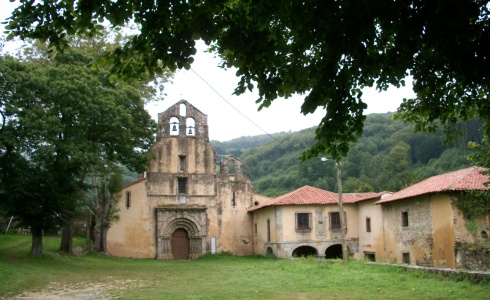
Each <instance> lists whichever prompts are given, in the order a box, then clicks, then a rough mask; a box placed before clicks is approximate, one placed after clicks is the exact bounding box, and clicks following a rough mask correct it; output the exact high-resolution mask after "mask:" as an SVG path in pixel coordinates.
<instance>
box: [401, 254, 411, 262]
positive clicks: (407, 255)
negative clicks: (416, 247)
mask: <svg viewBox="0 0 490 300" xmlns="http://www.w3.org/2000/svg"><path fill="white" fill-rule="evenodd" d="M402 260H403V263H404V264H407V265H409V264H410V253H407V252H405V253H402Z"/></svg>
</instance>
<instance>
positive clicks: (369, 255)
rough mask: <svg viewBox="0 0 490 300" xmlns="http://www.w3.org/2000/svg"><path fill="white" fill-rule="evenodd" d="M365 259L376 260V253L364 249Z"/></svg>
mask: <svg viewBox="0 0 490 300" xmlns="http://www.w3.org/2000/svg"><path fill="white" fill-rule="evenodd" d="M364 259H365V260H368V261H376V253H374V252H368V251H364Z"/></svg>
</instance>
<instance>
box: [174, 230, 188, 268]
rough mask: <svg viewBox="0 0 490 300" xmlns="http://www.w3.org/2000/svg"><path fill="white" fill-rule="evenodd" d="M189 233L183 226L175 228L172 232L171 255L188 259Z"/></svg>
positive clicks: (179, 258)
mask: <svg viewBox="0 0 490 300" xmlns="http://www.w3.org/2000/svg"><path fill="white" fill-rule="evenodd" d="M189 248H190V247H189V234H188V233H187V230H185V229H183V228H177V229H176V230H175V231H174V233H173V234H172V255H173V257H174V259H177V260H188V259H189Z"/></svg>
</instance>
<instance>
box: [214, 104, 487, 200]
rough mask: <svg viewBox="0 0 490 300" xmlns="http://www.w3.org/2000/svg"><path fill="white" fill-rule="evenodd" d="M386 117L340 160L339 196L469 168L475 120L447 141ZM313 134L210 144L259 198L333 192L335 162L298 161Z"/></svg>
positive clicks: (376, 117) (371, 124)
mask: <svg viewBox="0 0 490 300" xmlns="http://www.w3.org/2000/svg"><path fill="white" fill-rule="evenodd" d="M391 117H392V113H387V114H372V115H368V116H367V119H366V122H365V125H364V133H363V135H362V136H361V137H359V140H358V142H357V143H355V144H353V145H352V148H351V151H350V152H349V155H348V156H347V157H346V158H345V159H344V160H343V161H342V178H343V190H344V192H356V191H382V190H389V191H398V190H400V189H402V188H405V187H407V186H409V185H411V184H413V183H416V182H419V181H420V180H423V179H425V178H428V177H430V176H433V175H436V174H441V173H445V172H449V171H453V170H457V169H460V168H465V167H468V166H471V165H473V164H472V162H471V161H468V160H467V159H466V157H467V156H468V155H469V154H470V149H468V147H467V144H468V142H469V141H481V139H482V135H481V133H480V132H479V131H478V129H479V128H480V127H481V122H480V121H479V120H471V121H466V122H461V123H459V124H458V125H457V128H455V131H454V133H456V132H460V134H459V135H458V136H457V138H456V139H455V140H453V141H450V142H446V136H445V135H444V134H443V133H442V132H441V131H438V132H436V133H434V134H431V133H414V132H413V125H411V124H405V123H403V122H402V121H393V120H392V118H391ZM456 129H457V130H456ZM314 130H315V128H309V129H305V130H301V131H298V132H292V133H280V134H276V135H273V137H274V138H272V137H270V136H268V135H260V136H256V137H241V138H239V139H235V140H232V141H228V142H216V141H212V142H211V144H212V145H213V147H214V148H215V150H216V151H217V152H218V153H219V154H220V155H226V154H232V155H234V156H236V157H239V158H240V159H242V161H243V162H244V171H245V173H246V175H247V176H249V177H250V179H251V180H252V182H253V184H254V189H255V192H256V193H258V194H262V195H266V196H271V197H274V196H278V195H282V194H284V193H287V192H289V191H292V190H294V189H297V188H299V187H302V186H304V185H311V186H315V187H319V188H323V189H327V190H331V191H336V186H337V183H336V167H335V163H334V162H331V161H327V162H321V161H320V158H318V160H309V161H306V162H300V161H299V160H298V157H299V156H300V155H301V153H302V152H303V151H304V150H305V149H307V148H309V147H310V146H312V145H313V144H314Z"/></svg>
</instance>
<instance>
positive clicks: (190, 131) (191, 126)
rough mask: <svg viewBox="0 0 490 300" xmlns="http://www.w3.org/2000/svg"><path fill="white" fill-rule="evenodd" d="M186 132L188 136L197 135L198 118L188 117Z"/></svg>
mask: <svg viewBox="0 0 490 300" xmlns="http://www.w3.org/2000/svg"><path fill="white" fill-rule="evenodd" d="M185 126H186V128H185V134H186V135H187V136H195V135H196V120H194V119H193V118H187V119H186V120H185Z"/></svg>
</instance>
